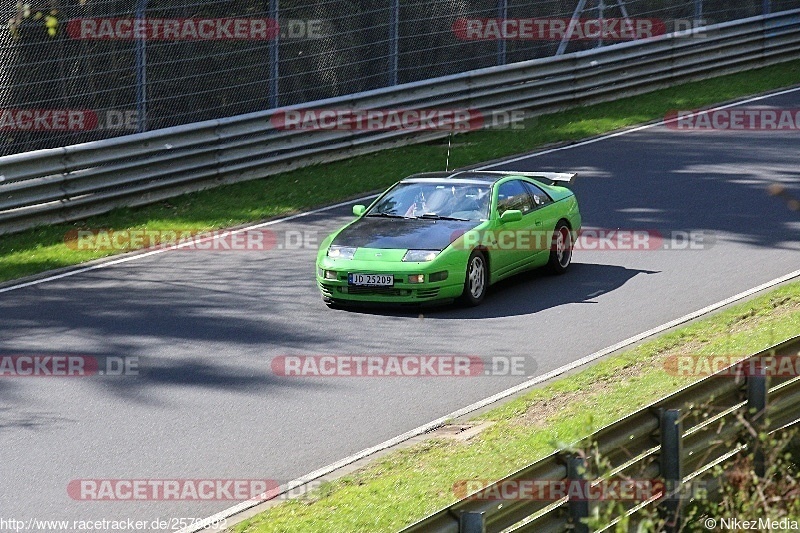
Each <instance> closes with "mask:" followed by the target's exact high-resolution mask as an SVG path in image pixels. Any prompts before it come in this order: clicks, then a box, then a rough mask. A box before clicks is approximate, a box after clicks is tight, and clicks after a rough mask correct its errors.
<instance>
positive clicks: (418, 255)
mask: <svg viewBox="0 0 800 533" xmlns="http://www.w3.org/2000/svg"><path fill="white" fill-rule="evenodd" d="M439 253H440V252H439V250H409V251H407V252H406V255H404V256H403V261H407V262H411V263H423V262H425V261H433V260H434V259H436V256H437V255H439Z"/></svg>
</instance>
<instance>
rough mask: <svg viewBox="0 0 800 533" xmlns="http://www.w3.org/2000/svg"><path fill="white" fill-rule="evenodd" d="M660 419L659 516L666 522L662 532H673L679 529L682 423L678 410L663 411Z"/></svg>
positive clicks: (681, 478) (681, 481)
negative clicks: (661, 485) (661, 486)
mask: <svg viewBox="0 0 800 533" xmlns="http://www.w3.org/2000/svg"><path fill="white" fill-rule="evenodd" d="M660 418H661V423H660V433H661V454H660V455H659V464H660V473H661V477H662V478H664V499H663V500H662V502H661V514H662V516H663V518H664V519H665V520H666V523H665V525H664V530H665V531H667V532H673V531H678V530H679V529H680V527H679V526H680V513H681V497H680V494H681V485H682V483H683V468H682V466H681V458H682V457H683V421H682V420H681V412H680V410H679V409H665V410H663V411H661V417H660Z"/></svg>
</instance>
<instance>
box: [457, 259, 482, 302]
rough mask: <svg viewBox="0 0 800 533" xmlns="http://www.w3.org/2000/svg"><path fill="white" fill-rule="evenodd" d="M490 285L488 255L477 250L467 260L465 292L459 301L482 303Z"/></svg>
mask: <svg viewBox="0 0 800 533" xmlns="http://www.w3.org/2000/svg"><path fill="white" fill-rule="evenodd" d="M488 287H489V268H488V264H487V263H486V256H485V255H483V252H481V251H480V250H475V251H473V252H472V254H471V255H470V256H469V260H468V261H467V276H466V279H464V292H462V293H461V298H459V302H460V303H462V304H463V305H467V306H470V307H475V306H476V305H480V303H481V302H482V301H483V298H484V297H485V296H486V289H487V288H488Z"/></svg>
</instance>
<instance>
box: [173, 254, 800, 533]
mask: <svg viewBox="0 0 800 533" xmlns="http://www.w3.org/2000/svg"><path fill="white" fill-rule="evenodd" d="M798 277H800V270H795V271H794V272H792V273H790V274H786V275H785V276H781V277H779V278H776V279H773V280H772V281H768V282H766V283H763V284H761V285H759V286H757V287H754V288H752V289H748V290H746V291H744V292H740V293H739V294H736V295H734V296H731V297H730V298H726V299H725V300H722V301H720V302H717V303H714V304H711V305H709V306H706V307H704V308H702V309H699V310H698V311H695V312H693V313H689V314H688V315H684V316H682V317H680V318H676V319H675V320H671V321H670V322H667V323H665V324H662V325H660V326H656V327H655V328H652V329H649V330H647V331H645V332H642V333H639V334H638V335H634V336H633V337H629V338H627V339H625V340H624V341H621V342H618V343H616V344H614V345H612V346H609V347H607V348H603V349H602V350H600V351H597V352H594V353H593V354H590V355H587V356H586V357H582V358H580V359H577V360H575V361H573V362H571V363H569V364H566V365H564V366H562V367H559V368H557V369H555V370H551V371H550V372H547V373H545V374H542V375H541V376H536V377H535V378H532V379H529V380H528V381H525V382H523V383H520V384H519V385H516V386H514V387H511V388H509V389H506V390H504V391H502V392H498V393H497V394H494V395H492V396H489V397H488V398H484V399H483V400H480V401H477V402H475V403H473V404H471V405H468V406H466V407H462V408H461V409H458V410H457V411H453V412H452V413H450V414H448V415H445V416H442V417H439V418H437V419H436V420H433V421H432V422H428V423H427V424H424V425H422V426H419V427H417V428H415V429H412V430H410V431H406V432H405V433H403V434H401V435H398V436H396V437H394V438H391V439H389V440H387V441H384V442H382V443H380V444H378V445H376V446H372V447H370V448H365V449H364V450H361V451H360V452H358V453H355V454H353V455H351V456H349V457H345V458H344V459H340V460H339V461H336V462H334V463H331V464H329V465H327V466H324V467H322V468H319V469H317V470H314V471H313V472H310V473H308V474H306V475H304V476H302V477H299V478H297V479H294V480H292V481H290V482H289V483H287V484H286V489H285V490H284V491H283V492H282V493H281V494H279V495H277V496H275V498H277V497H279V496H281V495H282V494H284V493H286V492H288V491H290V490H292V489H294V488H296V487H299V486H302V485H304V484H306V483H309V482H311V481H314V480H316V479H318V478H320V477H322V476H325V475H327V474H330V473H331V472H334V471H336V470H338V469H340V468H342V467H345V466H347V465H349V464H352V463H354V462H356V461H359V460H361V459H364V458H365V457H368V456H370V455H373V454H375V453H377V452H380V451H383V450H386V449H388V448H391V447H392V446H396V445H398V444H400V443H401V442H404V441H407V440H408V439H411V438H414V437H417V436H419V435H422V434H423V433H427V432H429V431H432V430H434V429H436V428H438V427H440V426H441V425H443V424H444V423H445V422H447V421H448V420H452V419H455V418H459V417H462V416H464V415H467V414H469V413H471V412H473V411H477V410H478V409H481V408H483V407H486V406H487V405H490V404H492V403H495V402H497V401H500V400H503V399H505V398H508V397H509V396H513V395H514V394H517V393H518V392H522V391H524V390H525V389H528V388H530V387H533V386H535V385H538V384H540V383H542V382H544V381H547V380H549V379H552V378H554V377H557V376H560V375H561V374H564V373H566V372H569V371H570V370H574V369H576V368H578V367H580V366H583V365H585V364H587V363H590V362H592V361H594V360H596V359H599V358H601V357H605V356H606V355H608V354H611V353H613V352H616V351H617V350H619V349H622V348H625V347H627V346H630V345H631V344H635V343H637V342H640V341H642V340H644V339H646V338H648V337H652V336H653V335H657V334H659V333H663V332H664V331H666V330H668V329H670V328H673V327H675V326H679V325H681V324H685V323H686V322H690V321H692V320H694V319H696V318H699V317H701V316H703V315H705V314H708V313H711V312H713V311H716V310H718V309H720V308H722V307H725V306H727V305H730V304H732V303H735V302H738V301H740V300H743V299H745V298H748V297H749V296H752V295H754V294H756V293H759V292H761V291H763V290H766V289H770V288H772V287H774V286H776V285H780V284H781V283H785V282H787V281H790V280H792V279H794V278H798ZM275 498H273V499H275ZM260 503H263V501H262V500H259V499H253V500H247V501H245V502H242V503H239V504H237V505H234V506H232V507H229V508H228V509H225V510H224V511H220V512H219V513H216V514H214V515H212V516H210V517H208V518H206V519H204V520H202V521H201V522H205V523H211V524H213V523H221V522H222V521H223V520H226V519H228V518H230V517H231V516H233V515H236V514H238V513H241V512H243V511H246V510H248V509H251V508H253V507H255V506H256V505H258V504H260ZM203 529H206V528H205V527H200V528H198V527H188V528H184V529H182V530H180V531H179V532H178V533H196V532H197V531H202V530H203Z"/></svg>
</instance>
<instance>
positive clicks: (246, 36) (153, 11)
mask: <svg viewBox="0 0 800 533" xmlns="http://www.w3.org/2000/svg"><path fill="white" fill-rule="evenodd" d="M3 4H4V7H0V9H1V10H2V12H1V13H0V14H2V16H3V17H4V19H3V20H4V21H7V24H6V26H5V27H4V28H3V29H2V30H0V155H5V154H11V153H18V152H24V151H28V150H34V149H39V148H48V147H55V146H64V145H68V144H74V143H79V142H84V141H89V140H94V139H101V138H106V137H112V136H118V135H125V134H129V133H134V132H136V131H145V130H152V129H157V128H163V127H168V126H175V125H180V124H188V123H191V122H196V121H200V120H206V119H214V118H221V117H226V116H232V115H238V114H243V113H248V112H253V111H260V110H264V109H270V108H274V107H279V106H286V105H293V104H300V103H303V102H309V101H313V100H318V99H322V98H328V97H334V96H341V95H346V94H351V93H356V92H361V91H366V90H370V89H376V88H380V87H387V86H391V85H395V84H398V83H407V82H412V81H417V80H423V79H428V78H434V77H439V76H444V75H448V74H456V73H460V72H466V71H469V70H473V69H477V68H482V67H489V66H493V65H499V64H506V63H512V62H518V61H524V60H528V59H535V58H541V57H548V56H552V55H556V54H561V53H569V52H574V51H577V50H582V49H587V48H593V47H597V46H607V45H610V44H614V43H618V42H622V41H630V40H635V39H642V38H647V37H651V36H655V35H658V34H661V33H665V32H671V31H673V30H690V29H691V28H694V27H699V26H703V25H705V24H711V23H718V22H724V21H729V20H734V19H739V18H744V17H748V16H753V15H759V14H762V13H768V12H775V11H781V10H784V9H791V8H795V7H800V0H741V1H739V2H736V3H733V2H727V1H724V0H624V1H623V0H533V1H523V0H371V1H369V2H367V1H364V0H317V1H315V2H312V1H305V2H304V1H300V0H263V1H257V0H214V1H205V2H202V1H199V0H198V1H195V2H192V1H191V0H176V1H171V2H167V1H159V0H69V1H63V0H39V1H36V0H34V1H32V2H31V3H22V2H20V3H16V4H14V3H13V2H10V1H8V0H7V1H6V2H4V3H3Z"/></svg>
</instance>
